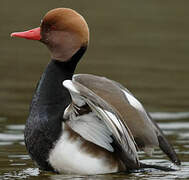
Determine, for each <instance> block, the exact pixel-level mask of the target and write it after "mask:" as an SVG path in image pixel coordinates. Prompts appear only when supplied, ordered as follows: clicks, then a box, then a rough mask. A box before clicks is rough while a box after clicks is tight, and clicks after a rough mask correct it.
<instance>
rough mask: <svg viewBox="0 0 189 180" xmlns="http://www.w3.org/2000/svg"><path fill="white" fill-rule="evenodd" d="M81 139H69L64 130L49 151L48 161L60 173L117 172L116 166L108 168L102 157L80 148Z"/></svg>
mask: <svg viewBox="0 0 189 180" xmlns="http://www.w3.org/2000/svg"><path fill="white" fill-rule="evenodd" d="M80 148H81V141H74V140H72V141H71V140H70V139H69V135H68V132H67V131H64V133H63V135H62V136H61V137H60V139H59V140H58V142H57V143H56V146H55V148H54V149H53V150H52V151H51V152H50V156H49V162H50V164H51V166H52V167H53V168H54V169H55V170H57V171H58V172H60V173H74V174H105V173H113V172H117V168H114V169H112V168H110V166H107V165H106V163H105V162H104V161H105V159H104V158H99V157H94V156H92V155H90V154H89V153H86V152H85V151H82V150H81V149H80Z"/></svg>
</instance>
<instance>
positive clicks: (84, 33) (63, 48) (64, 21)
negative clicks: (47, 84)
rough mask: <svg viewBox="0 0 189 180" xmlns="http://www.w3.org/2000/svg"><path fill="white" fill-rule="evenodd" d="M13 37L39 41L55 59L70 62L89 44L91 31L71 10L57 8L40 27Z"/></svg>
mask: <svg viewBox="0 0 189 180" xmlns="http://www.w3.org/2000/svg"><path fill="white" fill-rule="evenodd" d="M11 36H15V37H21V38H26V39H31V40H38V41H41V42H43V43H44V44H46V45H47V47H48V48H49V50H50V52H51V56H52V58H53V59H56V60H60V61H67V60H69V59H70V58H71V57H72V56H73V55H74V54H75V53H76V52H77V51H78V50H79V49H80V48H81V47H86V46H87V45H88V42H89V29H88V25H87V23H86V21H85V20H84V18H83V17H82V16H81V15H80V14H78V13H77V12H76V11H74V10H72V9H69V8H56V9H53V10H51V11H49V12H48V13H47V14H46V15H45V16H44V18H43V20H42V22H41V25H40V27H38V28H35V29H31V30H29V31H24V32H15V33H12V34H11Z"/></svg>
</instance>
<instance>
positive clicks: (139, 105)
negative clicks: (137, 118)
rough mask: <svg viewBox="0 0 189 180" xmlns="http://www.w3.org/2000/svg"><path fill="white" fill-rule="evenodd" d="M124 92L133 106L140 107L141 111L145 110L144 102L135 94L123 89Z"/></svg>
mask: <svg viewBox="0 0 189 180" xmlns="http://www.w3.org/2000/svg"><path fill="white" fill-rule="evenodd" d="M122 92H123V93H124V94H125V96H126V97H127V99H128V101H129V103H130V105H131V106H133V107H134V108H135V109H138V110H139V111H142V112H143V111H144V108H143V106H142V104H141V103H140V102H139V101H138V100H137V99H136V98H135V97H134V96H132V95H131V94H129V93H128V92H127V91H125V90H123V89H122Z"/></svg>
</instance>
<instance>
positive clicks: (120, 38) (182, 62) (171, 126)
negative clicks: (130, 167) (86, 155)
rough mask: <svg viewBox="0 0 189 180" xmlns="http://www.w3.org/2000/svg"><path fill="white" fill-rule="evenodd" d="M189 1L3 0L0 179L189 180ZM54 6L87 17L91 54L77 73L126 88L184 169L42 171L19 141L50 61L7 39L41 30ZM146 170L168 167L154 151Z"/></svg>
mask: <svg viewBox="0 0 189 180" xmlns="http://www.w3.org/2000/svg"><path fill="white" fill-rule="evenodd" d="M188 5H189V2H188V1H186V0H185V1H184V0H183V1H182V3H181V2H180V1H176V0H168V1H161V0H160V1H152V0H146V1H136V0H132V1H129V0H125V1H121V0H117V1H110V0H103V1H99V2H98V1H90V3H89V1H87V0H80V1H74V0H64V1H59V0H54V1H50V0H46V1H45V4H44V2H43V1H40V2H39V1H36V2H34V1H24V0H20V1H11V0H1V6H0V15H1V16H0V18H1V28H0V38H1V41H0V54H1V60H0V179H53V180H54V179H56V180H59V179H77V180H79V179H90V180H91V179H100V180H101V179H102V180H106V179H119V180H122V179H145V180H147V179H150V180H151V179H187V178H189V151H188V149H189V141H188V140H189V108H188V107H189V93H188V92H189V83H188V77H189V76H188V72H189V61H188V59H189V51H188V48H189V33H188V32H189V24H188V17H189V11H188ZM55 7H71V8H73V9H76V10H77V11H79V12H80V13H81V14H83V16H84V17H85V18H86V20H87V22H88V24H89V27H90V33H91V39H90V47H89V49H88V51H87V54H86V55H85V56H84V58H83V59H82V61H81V62H80V64H79V65H78V67H77V72H79V73H91V74H97V75H102V76H107V77H109V78H111V79H114V80H116V81H119V82H121V83H122V84H124V85H125V86H126V87H128V88H129V89H130V90H131V91H132V92H133V93H134V94H135V95H136V96H137V97H138V98H139V99H140V100H141V101H142V102H143V104H144V105H145V107H146V108H147V109H148V110H149V111H150V112H151V114H152V116H153V117H154V118H155V119H156V121H157V122H158V124H159V125H160V127H161V128H162V129H163V130H164V132H165V134H166V136H167V138H168V139H169V141H170V142H171V143H172V144H173V145H174V147H175V149H176V151H177V153H178V154H179V157H180V159H181V160H182V162H183V163H182V167H181V169H180V170H178V171H176V172H170V173H167V172H162V171H156V170H151V171H147V172H139V173H135V174H129V175H127V174H114V175H105V176H102V175H98V176H77V175H56V174H53V173H49V172H43V171H40V170H39V169H38V168H37V167H36V166H35V165H34V164H33V162H32V161H31V159H30V158H29V156H28V154H27V152H26V150H25V146H24V140H23V131H24V124H25V120H26V118H27V115H28V107H29V103H30V101H31V97H32V93H33V91H34V89H35V85H36V83H37V81H38V79H39V77H40V74H41V73H42V71H43V70H44V68H45V65H46V64H47V62H48V60H49V54H48V52H47V49H46V48H45V47H44V46H43V45H42V44H41V43H37V42H34V41H27V40H23V39H14V40H13V39H11V38H10V37H9V34H10V33H11V32H13V31H19V30H27V29H29V28H34V27H36V26H38V25H39V23H40V20H41V18H42V17H43V15H44V14H45V13H46V12H47V11H48V10H50V9H52V8H55ZM140 159H141V160H143V161H145V162H146V163H154V164H155V163H158V164H160V165H165V166H170V165H171V164H170V162H169V161H167V159H166V157H165V155H164V154H162V153H161V151H159V149H157V150H156V151H155V153H154V156H153V157H147V156H146V155H145V154H143V153H140Z"/></svg>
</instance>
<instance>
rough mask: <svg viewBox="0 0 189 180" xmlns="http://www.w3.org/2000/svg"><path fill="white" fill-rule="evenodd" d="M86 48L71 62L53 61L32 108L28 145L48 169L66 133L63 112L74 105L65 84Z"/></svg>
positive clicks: (41, 163) (36, 159) (34, 155)
mask: <svg viewBox="0 0 189 180" xmlns="http://www.w3.org/2000/svg"><path fill="white" fill-rule="evenodd" d="M85 50H86V47H82V48H80V49H79V50H78V52H77V53H76V54H75V55H74V56H73V57H72V58H71V59H70V60H68V61H66V62H61V61H58V60H52V61H51V62H50V63H49V64H48V65H47V68H46V69H45V71H44V73H43V75H42V77H41V79H40V81H39V83H38V86H37V88H36V92H35V94H34V96H33V99H32V103H31V106H30V113H29V117H28V119H27V122H26V127H25V143H26V147H27V150H28V151H29V153H30V155H31V157H32V159H34V160H35V161H36V162H37V164H38V165H39V166H40V167H41V168H43V169H46V170H52V167H51V166H50V165H49V163H48V162H47V159H48V155H49V151H50V150H51V149H52V148H53V144H54V142H56V140H57V139H58V138H59V137H60V135H61V132H62V121H63V113H64V110H65V108H66V107H67V106H68V104H69V103H70V102H71V97H70V94H69V91H68V90H67V89H66V88H64V87H63V85H62V82H63V81H64V80H66V79H72V76H73V73H74V70H75V68H76V65H77V63H78V61H79V59H80V58H81V57H82V55H83V54H84V52H85Z"/></svg>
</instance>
